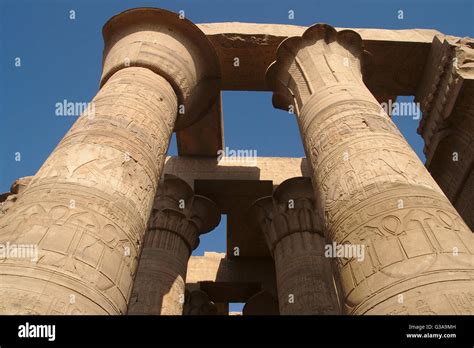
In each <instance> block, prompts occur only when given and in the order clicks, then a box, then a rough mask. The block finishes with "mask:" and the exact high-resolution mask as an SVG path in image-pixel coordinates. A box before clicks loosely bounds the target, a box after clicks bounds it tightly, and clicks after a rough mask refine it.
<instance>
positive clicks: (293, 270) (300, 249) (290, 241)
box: [249, 177, 340, 314]
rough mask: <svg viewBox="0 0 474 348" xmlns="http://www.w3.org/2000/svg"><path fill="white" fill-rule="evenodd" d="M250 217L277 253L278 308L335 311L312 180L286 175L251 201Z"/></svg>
mask: <svg viewBox="0 0 474 348" xmlns="http://www.w3.org/2000/svg"><path fill="white" fill-rule="evenodd" d="M249 219H250V220H251V221H253V222H254V223H255V224H257V225H258V226H260V228H261V230H262V232H263V233H264V235H265V238H266V240H267V243H268V245H269V248H270V251H271V253H272V255H273V258H274V259H275V269H276V275H277V289H278V303H279V307H280V314H339V313H340V308H339V303H338V300H337V295H336V290H335V287H334V282H333V275H332V274H333V273H332V269H331V263H330V261H329V259H328V258H326V257H325V256H324V244H325V243H324V236H323V232H322V226H321V223H320V221H319V217H318V215H317V214H316V211H315V202H314V198H313V192H312V188H311V180H309V179H308V178H301V177H299V178H292V179H289V180H286V181H285V182H283V183H282V184H280V186H279V187H278V188H277V189H276V190H275V192H274V194H273V196H270V197H265V198H261V199H259V200H257V201H256V202H255V203H254V204H253V205H252V208H251V211H250V216H249Z"/></svg>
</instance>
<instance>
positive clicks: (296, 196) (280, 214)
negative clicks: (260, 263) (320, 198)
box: [249, 177, 323, 254]
mask: <svg viewBox="0 0 474 348" xmlns="http://www.w3.org/2000/svg"><path fill="white" fill-rule="evenodd" d="M315 208H316V207H315V201H314V194H313V188H312V186H311V180H310V179H309V178H304V177H296V178H291V179H288V180H285V181H284V182H282V183H281V184H280V185H279V186H278V188H277V189H276V190H275V192H274V193H273V195H272V196H267V197H263V198H260V199H258V200H256V201H255V202H254V203H253V204H252V206H251V207H250V210H249V222H250V223H251V224H256V225H257V226H258V227H259V228H260V229H261V230H262V231H263V233H264V235H265V238H266V240H267V244H268V246H269V248H270V251H271V252H272V254H273V251H274V249H275V247H276V245H277V244H278V243H279V242H280V241H281V240H282V239H283V238H285V237H286V236H289V235H291V234H293V233H301V232H310V233H318V234H320V235H322V234H323V232H322V226H321V224H320V219H319V218H318V216H317V215H316V210H315Z"/></svg>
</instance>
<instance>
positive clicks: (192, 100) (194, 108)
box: [101, 8, 220, 130]
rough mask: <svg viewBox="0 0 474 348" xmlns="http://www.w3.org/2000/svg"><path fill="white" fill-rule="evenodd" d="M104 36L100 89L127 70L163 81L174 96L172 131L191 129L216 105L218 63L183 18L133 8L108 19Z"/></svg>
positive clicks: (203, 39) (199, 33) (209, 47)
mask: <svg viewBox="0 0 474 348" xmlns="http://www.w3.org/2000/svg"><path fill="white" fill-rule="evenodd" d="M103 35H104V41H105V48H104V63H103V64H104V67H103V70H102V78H101V85H103V84H104V83H105V82H106V81H107V80H108V79H109V78H110V76H112V75H113V74H114V73H115V72H116V71H118V70H120V69H123V68H124V67H129V66H140V67H146V68H148V69H150V70H152V71H154V72H155V73H157V74H159V75H161V76H163V77H165V78H166V79H167V80H168V82H169V83H170V84H171V85H172V86H173V89H174V90H175V92H176V95H177V96H178V104H179V110H178V111H179V114H178V119H177V122H176V125H175V130H181V129H184V128H186V127H188V126H190V125H192V124H193V123H195V122H196V121H198V120H199V119H200V118H201V117H203V116H204V115H205V114H206V113H207V112H208V111H209V109H210V108H211V106H213V105H214V104H215V103H216V101H217V98H218V97H219V91H220V69H219V61H218V59H217V55H216V53H215V51H214V49H213V46H212V45H211V43H210V42H209V40H207V38H206V37H205V36H204V35H203V33H202V31H201V30H200V29H199V28H198V27H197V26H195V25H194V24H193V23H192V22H190V21H189V20H188V19H186V18H180V16H179V15H178V14H177V13H173V12H169V11H166V10H162V9H157V8H135V9H131V10H127V11H124V12H122V13H120V14H118V15H116V16H114V17H112V18H111V19H109V21H108V22H107V23H106V24H105V25H104V28H103Z"/></svg>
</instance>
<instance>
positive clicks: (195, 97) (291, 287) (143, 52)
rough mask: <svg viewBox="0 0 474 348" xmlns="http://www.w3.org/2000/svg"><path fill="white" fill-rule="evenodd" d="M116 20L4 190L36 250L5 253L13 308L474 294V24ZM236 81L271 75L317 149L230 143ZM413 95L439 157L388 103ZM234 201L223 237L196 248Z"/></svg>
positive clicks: (411, 300)
mask: <svg viewBox="0 0 474 348" xmlns="http://www.w3.org/2000/svg"><path fill="white" fill-rule="evenodd" d="M103 36H104V42H105V48H104V53H103V70H102V77H101V82H100V85H101V88H100V90H99V92H98V93H97V95H96V96H95V97H94V99H93V101H92V103H93V104H94V115H93V117H90V115H82V116H81V117H80V118H79V119H78V120H77V122H76V123H75V124H74V125H73V127H72V128H71V129H70V130H69V131H68V133H67V134H66V135H65V136H64V138H63V139H62V140H61V142H60V143H59V145H58V146H57V147H56V149H55V150H54V151H53V152H52V153H51V155H50V156H49V158H48V159H47V160H46V162H45V163H44V164H43V166H42V167H41V168H40V169H39V171H38V172H37V173H36V174H35V175H34V176H32V177H27V178H21V179H19V180H17V181H16V182H15V183H14V184H13V185H12V189H11V192H8V193H5V194H3V195H2V196H1V201H2V202H3V203H2V206H1V214H0V216H1V217H0V244H2V245H6V244H10V245H12V244H16V245H19V244H24V245H37V246H38V248H39V255H38V259H37V260H36V261H34V262H32V261H31V260H26V259H22V258H4V259H0V279H1V281H0V294H1V296H0V314H167V315H181V314H184V315H211V314H212V315H217V314H225V315H227V314H228V312H229V310H228V306H229V303H233V302H239V303H246V305H245V307H244V310H243V314H244V315H259V314H277V315H278V314H281V315H285V314H355V315H361V314H474V236H473V234H472V229H474V209H473V203H472V202H473V201H474V171H473V163H474V142H473V139H474V84H473V81H474V41H473V40H472V39H471V38H459V37H453V36H448V35H445V34H443V33H440V32H438V31H436V30H425V29H413V30H385V29H356V28H353V29H348V28H334V27H332V26H331V25H329V24H315V25H313V26H311V27H299V26H291V25H279V24H249V23H208V24H199V25H195V24H193V23H192V22H191V21H189V20H188V19H186V18H181V17H180V16H179V15H178V14H175V13H172V12H169V11H165V10H161V9H151V8H141V9H132V10H128V11H125V12H123V13H121V14H119V15H117V16H114V17H112V18H111V19H110V20H109V21H108V22H107V23H106V24H105V26H104V28H103ZM236 57H237V58H238V59H239V61H240V66H239V69H235V65H234V62H235V58H236ZM222 90H246V91H249V93H251V91H273V107H275V108H279V109H283V110H285V111H286V112H288V117H293V118H294V119H295V122H297V123H298V125H299V130H300V135H301V139H302V142H303V145H304V149H305V153H306V158H276V157H275V158H273V157H259V158H258V160H257V161H256V163H252V164H248V163H238V162H237V163H233V162H221V161H218V160H217V158H216V157H217V154H218V153H219V151H220V150H222V149H224V148H225V145H224V138H223V132H222V128H223V126H222V119H223V114H222V112H221V98H220V92H221V91H222ZM413 95H414V96H415V100H416V101H417V102H419V103H420V105H421V110H422V112H423V116H422V119H421V120H420V124H419V129H418V132H419V133H420V134H421V136H422V137H423V139H424V142H425V149H424V152H425V154H426V157H427V161H426V164H425V165H424V164H423V163H422V162H421V161H420V159H419V158H418V157H417V155H416V154H415V153H414V152H413V150H412V149H411V147H410V146H409V145H408V143H407V141H406V140H405V139H404V137H403V135H402V134H401V133H400V131H399V130H398V129H397V127H396V126H395V124H394V123H393V122H392V120H391V117H390V115H389V114H390V110H388V113H387V112H386V110H384V108H382V107H381V103H387V102H389V101H395V100H396V98H397V96H413ZM268 107H269V108H271V107H272V106H271V105H269V106H268ZM268 131H269V132H271V127H270V126H269V129H268ZM173 132H176V136H177V142H178V153H179V155H178V156H174V157H167V150H168V145H169V142H170V137H171V135H172V133H173ZM222 214H226V215H227V252H226V253H225V254H222V253H214V252H212V251H210V252H208V253H206V254H205V255H204V256H190V255H191V253H192V251H193V250H194V249H195V248H196V247H197V245H198V243H199V236H200V235H201V234H203V233H212V230H213V229H214V228H215V227H216V226H217V225H218V224H219V221H220V218H221V215H222ZM326 245H334V246H342V247H344V246H349V247H350V246H363V248H364V251H365V255H364V257H363V258H362V259H358V258H356V257H350V256H348V255H346V254H344V255H343V257H328V256H327V255H326V253H325V246H326ZM336 256H337V255H336Z"/></svg>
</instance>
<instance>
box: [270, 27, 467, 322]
mask: <svg viewBox="0 0 474 348" xmlns="http://www.w3.org/2000/svg"><path fill="white" fill-rule="evenodd" d="M362 55H363V50H362V40H361V38H360V37H359V35H358V34H356V33H355V32H353V31H347V30H344V31H341V32H339V33H338V32H336V30H335V29H334V28H332V27H330V26H327V25H315V26H313V27H310V28H309V29H308V30H307V31H306V32H305V33H304V34H303V36H302V37H298V38H290V39H288V40H287V41H285V42H284V43H282V44H281V46H280V47H279V49H278V60H277V62H276V63H274V64H273V65H272V66H271V67H270V68H269V70H268V72H267V78H268V82H269V84H270V85H271V87H272V89H273V90H274V91H275V94H274V105H275V106H276V107H279V108H282V109H288V106H289V105H293V106H294V108H295V110H296V111H297V115H298V116H297V119H298V123H299V127H300V131H301V135H302V138H303V142H304V145H305V150H306V154H307V157H308V159H309V160H310V163H311V167H312V168H311V169H312V179H313V180H312V182H313V186H314V190H315V194H316V202H317V204H318V212H319V214H320V216H321V218H322V219H323V221H324V229H325V233H326V236H327V238H328V240H329V241H330V242H336V243H337V244H350V245H355V246H365V257H364V259H363V261H358V260H357V259H355V258H344V259H342V258H341V259H338V262H337V273H338V276H339V278H340V280H341V284H342V288H343V295H344V304H345V311H346V312H347V313H352V314H387V313H393V314H395V313H409V314H421V313H437V314H472V313H473V312H474V301H473V300H472V298H473V297H472V296H473V295H474V294H473V293H472V288H473V286H474V283H473V279H474V258H473V253H474V243H473V236H472V234H471V232H470V230H469V228H468V227H467V226H466V224H465V223H464V221H463V220H462V219H461V218H460V216H459V214H458V213H457V211H456V210H455V209H454V208H453V206H452V205H451V204H450V203H449V201H448V200H447V199H446V197H445V196H444V194H443V193H442V192H441V190H440V189H439V187H438V185H437V184H436V183H435V182H434V180H433V179H432V178H431V176H430V175H429V174H428V172H427V170H426V169H425V167H424V166H423V164H422V163H421V161H420V160H419V159H418V157H417V156H416V154H415V153H414V152H413V151H412V149H411V148H410V146H409V145H408V144H407V142H406V141H405V139H404V138H403V136H402V135H401V134H400V132H399V131H398V129H397V128H396V126H395V125H394V124H393V122H392V121H391V120H390V118H389V117H388V115H387V114H386V113H385V112H383V109H382V108H381V107H380V105H379V104H378V103H377V101H376V100H375V98H374V97H373V96H372V95H371V93H370V91H369V90H368V89H367V87H366V86H365V85H364V83H363V81H362V71H361V57H362Z"/></svg>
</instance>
